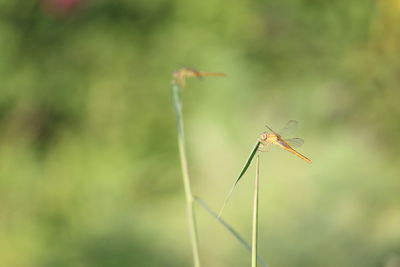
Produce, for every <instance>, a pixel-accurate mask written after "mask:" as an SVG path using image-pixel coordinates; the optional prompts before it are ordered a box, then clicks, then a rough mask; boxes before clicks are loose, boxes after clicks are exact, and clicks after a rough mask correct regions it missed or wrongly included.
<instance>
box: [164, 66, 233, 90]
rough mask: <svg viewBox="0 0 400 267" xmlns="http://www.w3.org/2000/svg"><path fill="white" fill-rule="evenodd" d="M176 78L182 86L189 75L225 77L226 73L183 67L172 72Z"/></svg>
mask: <svg viewBox="0 0 400 267" xmlns="http://www.w3.org/2000/svg"><path fill="white" fill-rule="evenodd" d="M172 76H173V77H174V80H175V82H176V83H178V84H179V85H180V86H181V87H182V88H184V87H185V85H186V80H185V79H186V78H189V77H197V78H201V77H204V76H217V77H225V76H226V74H225V73H222V72H206V71H198V70H195V69H193V68H182V69H180V70H177V71H174V72H173V73H172Z"/></svg>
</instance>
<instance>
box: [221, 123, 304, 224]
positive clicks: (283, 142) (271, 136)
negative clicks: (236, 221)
mask: <svg viewBox="0 0 400 267" xmlns="http://www.w3.org/2000/svg"><path fill="white" fill-rule="evenodd" d="M298 124H299V123H298V122H297V121H295V120H290V121H288V122H287V123H286V126H285V127H284V128H283V129H282V130H281V131H280V132H279V133H276V132H275V131H274V130H272V129H271V128H270V127H269V126H268V125H265V126H266V127H267V128H268V130H269V131H270V132H263V133H262V134H261V135H260V137H259V139H258V140H257V143H256V144H255V146H254V148H253V150H252V151H251V153H250V155H249V157H248V159H247V161H246V164H245V165H244V167H243V169H242V171H241V172H240V174H239V176H238V177H237V178H236V180H235V183H234V184H233V186H232V188H231V190H230V191H229V193H228V195H227V196H226V197H225V201H224V203H223V205H222V208H221V210H220V212H219V214H218V217H220V216H221V214H222V211H223V210H224V208H225V206H226V204H227V203H228V200H229V198H230V196H231V195H232V193H233V190H234V189H235V187H236V185H237V183H238V182H239V180H240V179H241V178H242V177H243V175H244V174H245V173H246V171H247V169H248V168H249V166H250V164H251V162H252V160H253V158H254V157H255V155H256V154H257V152H265V151H266V150H267V148H268V147H269V146H270V145H277V146H279V147H281V148H283V149H285V150H286V151H289V152H290V153H293V154H295V155H296V156H298V157H299V158H301V159H302V160H304V161H305V162H307V163H311V160H310V159H309V158H307V157H306V156H304V155H302V154H300V153H299V152H297V151H296V150H294V148H293V147H300V146H302V145H303V144H304V141H303V139H301V138H290V139H284V138H283V137H282V136H287V135H290V134H291V133H292V132H293V131H294V130H295V129H296V128H297V126H298Z"/></svg>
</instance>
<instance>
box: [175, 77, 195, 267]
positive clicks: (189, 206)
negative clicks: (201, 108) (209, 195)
mask: <svg viewBox="0 0 400 267" xmlns="http://www.w3.org/2000/svg"><path fill="white" fill-rule="evenodd" d="M179 91H180V87H179V86H178V85H177V84H176V83H175V82H173V83H172V98H173V103H174V108H175V114H176V127H177V129H178V147H179V157H180V161H181V168H182V178H183V185H184V188H185V196H186V210H187V216H188V223H189V236H190V241H191V246H192V253H193V262H194V267H200V257H199V245H198V235H197V230H196V218H195V213H194V197H193V194H192V189H191V186H190V179H189V170H188V163H187V157H186V146H185V135H184V129H183V119H182V104H181V101H180V98H179Z"/></svg>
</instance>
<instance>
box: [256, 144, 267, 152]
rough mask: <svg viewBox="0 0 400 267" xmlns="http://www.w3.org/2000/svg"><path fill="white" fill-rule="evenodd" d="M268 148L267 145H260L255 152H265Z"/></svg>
mask: <svg viewBox="0 0 400 267" xmlns="http://www.w3.org/2000/svg"><path fill="white" fill-rule="evenodd" d="M268 148H269V146H268V144H263V143H260V145H259V146H258V149H257V150H258V151H260V152H267V151H268Z"/></svg>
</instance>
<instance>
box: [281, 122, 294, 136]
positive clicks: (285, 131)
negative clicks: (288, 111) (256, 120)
mask: <svg viewBox="0 0 400 267" xmlns="http://www.w3.org/2000/svg"><path fill="white" fill-rule="evenodd" d="M298 124H299V122H298V121H295V120H290V121H288V122H287V123H286V125H285V127H284V128H283V129H282V130H281V131H280V132H279V135H280V136H288V135H290V134H292V133H293V132H294V131H295V130H296V129H297V126H298Z"/></svg>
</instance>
